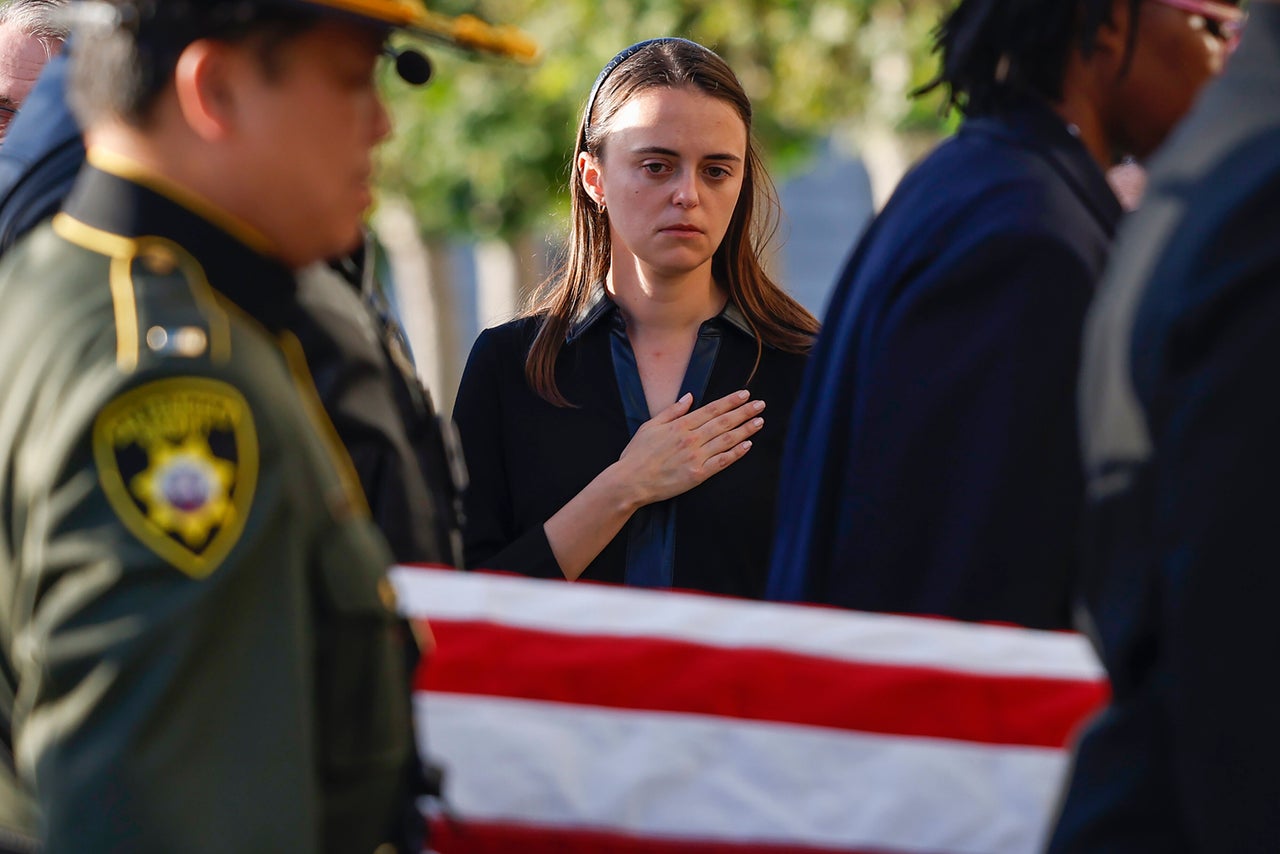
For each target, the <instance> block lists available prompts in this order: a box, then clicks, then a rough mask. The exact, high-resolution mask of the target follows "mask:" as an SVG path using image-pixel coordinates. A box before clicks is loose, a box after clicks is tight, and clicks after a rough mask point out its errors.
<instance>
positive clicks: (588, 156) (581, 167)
mask: <svg viewBox="0 0 1280 854" xmlns="http://www.w3.org/2000/svg"><path fill="white" fill-rule="evenodd" d="M578 180H580V181H581V182H582V189H584V190H586V191H587V195H588V196H589V197H590V198H591V201H593V202H595V203H596V207H602V206H603V205H604V176H603V174H602V173H601V170H600V160H599V159H598V158H597V157H596V156H595V155H594V154H592V153H591V152H589V151H580V152H578Z"/></svg>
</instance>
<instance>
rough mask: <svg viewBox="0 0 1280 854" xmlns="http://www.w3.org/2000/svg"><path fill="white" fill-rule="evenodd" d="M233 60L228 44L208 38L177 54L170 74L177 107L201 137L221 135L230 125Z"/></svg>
mask: <svg viewBox="0 0 1280 854" xmlns="http://www.w3.org/2000/svg"><path fill="white" fill-rule="evenodd" d="M235 60H236V57H234V56H232V53H231V49H230V46H229V45H227V44H225V43H223V42H217V41H214V40H212V39H199V40H197V41H194V42H192V43H191V44H189V45H187V47H186V48H185V49H184V50H183V51H182V53H181V55H179V57H178V63H177V66H176V67H175V68H174V75H173V78H174V88H175V90H176V93H177V97H178V108H179V110H180V111H181V113H182V117H183V119H185V120H186V123H187V125H189V126H190V127H191V129H192V131H194V132H195V133H196V135H197V136H199V137H201V138H203V139H207V140H215V139H221V138H224V137H225V136H226V135H227V134H228V133H229V132H230V131H231V129H232V127H233V126H234V117H235V116H234V113H235V110H234V103H235V99H234V97H233V94H232V93H233V89H234V87H233V86H232V81H231V78H232V76H233V75H234V73H235V65H236V62H235Z"/></svg>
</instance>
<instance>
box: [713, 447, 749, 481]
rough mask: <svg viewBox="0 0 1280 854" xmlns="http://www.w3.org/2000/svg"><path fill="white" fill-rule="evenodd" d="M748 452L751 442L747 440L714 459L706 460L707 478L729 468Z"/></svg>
mask: <svg viewBox="0 0 1280 854" xmlns="http://www.w3.org/2000/svg"><path fill="white" fill-rule="evenodd" d="M749 450H751V440H750V439H747V440H746V441H744V442H739V443H738V444H736V445H734V446H733V447H732V448H730V449H729V450H727V451H725V452H724V453H722V454H716V455H715V456H714V457H712V458H711V459H709V460H707V462H706V465H705V466H704V468H706V469H707V472H708V474H707V477H711V475H713V474H718V473H719V472H722V471H724V470H725V469H727V468H728V467H729V466H731V465H733V464H734V463H736V462H737V461H738V460H740V459H742V458H743V457H745V456H746V455H747V451H749ZM706 479H707V478H706V477H704V478H703V480H706Z"/></svg>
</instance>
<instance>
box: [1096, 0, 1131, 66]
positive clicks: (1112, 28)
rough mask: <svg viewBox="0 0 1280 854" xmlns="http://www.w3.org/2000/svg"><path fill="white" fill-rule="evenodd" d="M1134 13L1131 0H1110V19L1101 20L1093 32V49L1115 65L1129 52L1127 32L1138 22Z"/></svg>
mask: <svg viewBox="0 0 1280 854" xmlns="http://www.w3.org/2000/svg"><path fill="white" fill-rule="evenodd" d="M1134 14H1135V13H1134V10H1133V5H1132V0H1111V18H1110V20H1109V21H1103V22H1102V25H1101V26H1099V27H1098V29H1097V32H1096V33H1094V37H1093V49H1094V51H1096V52H1098V53H1101V54H1103V55H1105V56H1106V57H1107V58H1108V59H1109V60H1111V61H1113V62H1116V63H1118V66H1117V67H1119V66H1122V65H1123V64H1124V60H1125V58H1126V57H1127V56H1128V53H1129V33H1130V31H1131V30H1132V28H1133V27H1134V26H1136V25H1137V23H1138V22H1137V20H1136V19H1135V18H1134Z"/></svg>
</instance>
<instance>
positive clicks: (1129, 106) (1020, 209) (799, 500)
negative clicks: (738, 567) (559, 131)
mask: <svg viewBox="0 0 1280 854" xmlns="http://www.w3.org/2000/svg"><path fill="white" fill-rule="evenodd" d="M1239 17H1240V10H1239V9H1237V8H1235V7H1234V6H1231V5H1224V4H1220V3H1211V2H1202V0H961V1H960V2H959V3H958V4H957V5H956V6H955V7H954V8H953V9H952V10H951V11H950V13H949V14H948V15H947V16H946V17H945V19H944V20H943V21H942V23H941V25H940V27H939V28H938V31H937V41H936V46H935V47H936V51H937V52H938V53H939V55H940V58H941V69H940V71H939V73H938V75H937V77H936V78H935V79H934V80H933V82H932V83H931V84H929V85H928V86H926V87H924V91H929V90H931V89H933V88H935V87H943V88H945V89H946V91H947V93H948V96H949V102H950V104H951V105H953V106H955V107H958V108H959V109H960V110H961V111H962V112H963V113H964V115H965V119H966V120H965V122H964V123H963V125H962V126H961V128H960V130H959V132H958V133H957V134H956V135H955V136H954V137H953V138H951V139H949V140H947V141H946V142H944V143H943V144H942V145H940V146H939V147H938V148H937V149H936V150H935V151H934V152H933V153H931V154H930V155H929V156H928V157H927V158H926V159H925V160H924V161H923V162H921V163H920V164H918V165H917V166H916V167H915V168H914V169H913V170H912V171H911V172H910V173H909V174H908V175H907V176H906V177H905V178H904V179H903V181H902V182H901V184H900V185H899V187H898V188H897V190H896V191H895V193H894V194H893V196H892V198H891V199H890V200H889V202H888V204H887V205H886V206H885V209H884V210H883V212H881V213H880V214H879V216H878V217H877V218H876V219H875V220H874V221H873V222H872V224H871V225H870V226H869V228H868V230H867V232H866V233H865V235H864V237H863V238H862V239H861V241H860V242H859V244H858V246H857V248H856V250H855V251H854V253H853V255H852V257H851V259H850V261H849V262H848V264H847V266H846V267H845V269H844V271H843V273H842V275H841V277H840V281H839V283H838V286H837V288H836V291H835V295H834V297H833V299H832V302H831V306H830V308H829V310H828V314H827V317H826V319H825V327H824V330H823V333H822V335H821V336H820V339H819V342H818V344H817V346H816V348H815V351H814V356H813V360H812V361H811V363H810V368H809V370H808V372H807V374H806V378H805V383H804V389H803V391H802V392H801V398H800V401H799V403H798V404H797V412H796V416H795V419H794V421H793V423H792V430H791V433H790V435H789V437H788V448H787V457H786V459H785V461H784V463H783V473H784V474H783V481H782V485H781V493H780V496H779V500H778V506H779V508H780V511H779V519H778V525H779V527H778V531H777V535H776V539H775V544H774V550H773V558H772V566H771V577H770V587H769V595H770V598H775V599H781V600H799V601H814V602H823V603H831V604H836V605H841V606H845V607H850V608H857V609H864V610H872V611H888V612H904V613H923V614H935V615H946V616H950V617H955V618H961V619H968V620H990V621H1001V622H1008V623H1014V624H1019V625H1024V626H1034V627H1041V628H1064V627H1068V626H1070V625H1071V624H1072V604H1071V603H1072V586H1073V579H1074V575H1075V569H1076V565H1077V562H1078V558H1077V552H1078V549H1077V536H1078V527H1079V524H1080V517H1081V509H1082V506H1083V492H1084V488H1083V480H1082V474H1081V464H1080V455H1079V450H1078V445H1077V430H1076V418H1075V410H1076V406H1075V378H1076V368H1077V363H1078V358H1079V351H1080V336H1081V328H1082V324H1083V320H1084V313H1085V310H1086V307H1087V306H1088V305H1089V301H1090V298H1091V296H1092V294H1093V289H1094V285H1095V283H1096V281H1097V279H1098V277H1099V275H1100V274H1101V271H1102V268H1103V264H1104V262H1105V261H1106V258H1107V253H1108V250H1109V248H1110V246H1111V242H1112V238H1113V235H1114V234H1115V230H1116V226H1117V223H1118V221H1119V219H1120V217H1121V205H1120V203H1119V202H1118V201H1117V199H1116V196H1115V194H1114V193H1113V191H1112V190H1111V189H1110V188H1109V187H1108V185H1107V182H1106V179H1105V177H1104V174H1105V170H1106V169H1108V168H1109V167H1111V166H1112V165H1113V164H1115V163H1117V162H1119V161H1120V160H1121V159H1122V158H1123V157H1125V156H1133V157H1136V158H1138V159H1139V160H1141V159H1143V158H1145V157H1147V156H1148V155H1150V154H1151V153H1152V151H1153V150H1155V148H1156V147H1157V146H1158V145H1160V143H1161V141H1162V140H1164V138H1165V136H1166V135H1167V134H1168V133H1169V132H1170V130H1171V129H1172V128H1173V126H1174V125H1175V123H1176V122H1177V121H1178V120H1179V119H1180V118H1181V117H1182V115H1183V114H1184V113H1185V112H1186V111H1187V109H1188V108H1189V107H1190V105H1191V103H1192V101H1193V99H1194V98H1195V96H1196V94H1197V92H1198V91H1199V89H1200V88H1201V86H1202V85H1204V84H1205V83H1206V82H1207V81H1208V80H1209V79H1210V78H1211V77H1213V76H1214V75H1215V74H1216V73H1217V72H1218V71H1220V70H1221V68H1222V65H1223V61H1224V59H1225V58H1226V56H1227V53H1228V51H1229V49H1230V46H1231V43H1232V41H1233V37H1234V34H1235V27H1236V25H1237V24H1238V22H1239V21H1238V19H1239Z"/></svg>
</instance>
